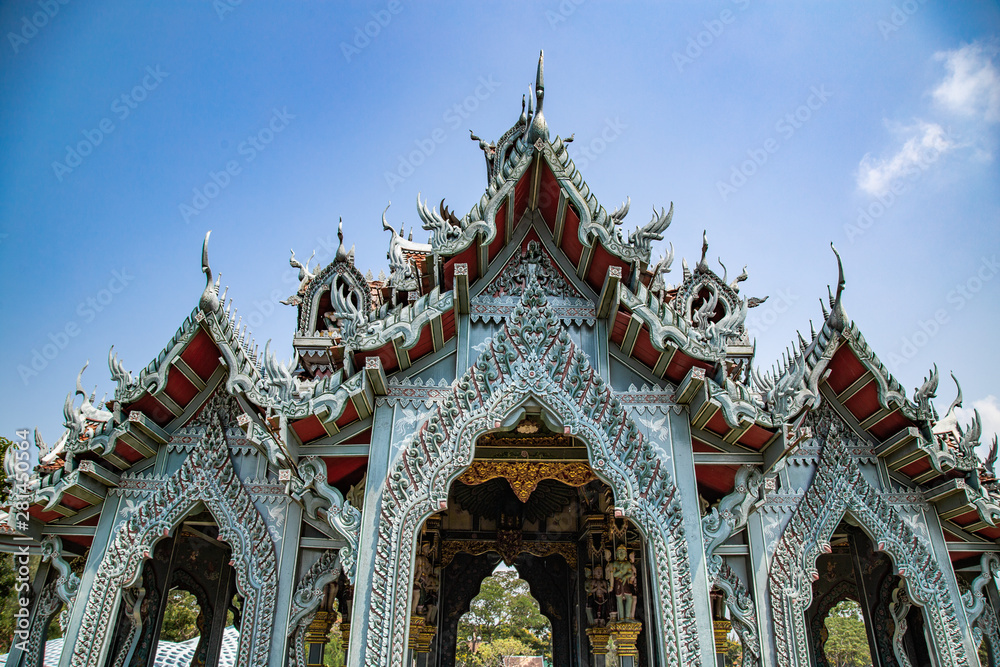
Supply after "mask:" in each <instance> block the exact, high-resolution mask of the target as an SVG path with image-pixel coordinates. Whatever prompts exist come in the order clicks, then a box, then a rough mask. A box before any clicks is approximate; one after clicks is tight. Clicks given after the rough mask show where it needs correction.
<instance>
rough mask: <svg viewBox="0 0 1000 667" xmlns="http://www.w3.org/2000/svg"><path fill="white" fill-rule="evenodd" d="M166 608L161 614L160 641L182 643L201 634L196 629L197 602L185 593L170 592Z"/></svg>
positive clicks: (197, 628) (199, 630) (180, 591)
mask: <svg viewBox="0 0 1000 667" xmlns="http://www.w3.org/2000/svg"><path fill="white" fill-rule="evenodd" d="M168 595H169V597H168V599H167V608H166V610H165V611H164V612H163V624H162V625H161V626H160V640H161V641H168V642H183V641H187V640H188V639H191V638H192V637H197V636H198V635H200V634H201V629H200V628H199V627H198V614H199V613H201V612H200V610H199V608H198V600H197V598H195V596H193V595H191V594H190V593H188V592H187V591H182V590H179V589H177V588H175V589H174V590H172V591H170V593H169V594H168Z"/></svg>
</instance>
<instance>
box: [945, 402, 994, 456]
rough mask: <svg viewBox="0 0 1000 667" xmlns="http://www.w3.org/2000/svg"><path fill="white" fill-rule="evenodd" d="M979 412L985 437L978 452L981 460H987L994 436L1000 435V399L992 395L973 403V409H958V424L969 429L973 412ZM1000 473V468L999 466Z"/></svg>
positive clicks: (981, 438)
mask: <svg viewBox="0 0 1000 667" xmlns="http://www.w3.org/2000/svg"><path fill="white" fill-rule="evenodd" d="M967 405H968V404H967ZM974 410H978V411H979V417H980V418H981V419H982V420H983V435H982V436H981V437H980V438H979V442H980V446H979V450H978V454H979V458H981V459H985V458H986V455H987V454H989V451H990V444H991V443H992V442H993V436H995V435H998V434H1000V399H997V397H996V396H993V395H992V394H990V395H989V396H987V397H985V398H981V399H979V400H976V401H973V402H972V407H971V408H958V409H957V410H956V412H957V413H958V423H959V424H961V425H962V428H963V429H966V428H968V426H969V424H971V423H972V415H973V411H974ZM998 472H1000V466H998Z"/></svg>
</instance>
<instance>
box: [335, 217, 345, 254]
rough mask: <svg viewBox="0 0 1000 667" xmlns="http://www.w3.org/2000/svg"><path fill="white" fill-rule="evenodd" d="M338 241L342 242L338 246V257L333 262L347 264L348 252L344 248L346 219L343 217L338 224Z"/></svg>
mask: <svg viewBox="0 0 1000 667" xmlns="http://www.w3.org/2000/svg"><path fill="white" fill-rule="evenodd" d="M337 239H338V240H339V241H340V245H338V246H337V255H336V257H335V258H334V260H333V261H335V262H346V261H347V250H346V249H345V248H344V218H343V217H341V218H340V220H339V221H338V222H337Z"/></svg>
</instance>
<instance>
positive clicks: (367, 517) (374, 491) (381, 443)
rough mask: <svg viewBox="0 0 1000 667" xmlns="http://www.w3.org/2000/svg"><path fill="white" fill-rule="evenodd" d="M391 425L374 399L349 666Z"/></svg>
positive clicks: (354, 665)
mask: <svg viewBox="0 0 1000 667" xmlns="http://www.w3.org/2000/svg"><path fill="white" fill-rule="evenodd" d="M392 427H393V406H391V405H389V404H387V403H384V402H382V403H379V402H377V403H376V406H375V414H374V415H373V417H372V442H371V447H370V449H369V456H368V473H367V482H366V484H365V503H364V509H363V510H362V513H361V531H360V537H359V546H358V565H357V575H356V577H355V583H354V601H353V604H352V605H351V606H352V609H351V618H350V645H349V646H348V648H347V665H348V667H360V666H361V665H364V664H365V653H366V647H365V643H366V639H367V638H368V617H369V611H370V609H371V606H372V593H373V591H372V582H373V581H374V578H375V544H376V542H377V540H378V524H379V511H380V509H381V499H382V491H383V490H384V489H385V482H386V477H387V475H388V472H389V461H390V460H391V454H392V452H393V443H392ZM404 557H406V558H410V557H411V554H406V555H405V556H404ZM380 593H381V592H380ZM383 602H384V603H387V602H388V601H383ZM67 667H68V666H67Z"/></svg>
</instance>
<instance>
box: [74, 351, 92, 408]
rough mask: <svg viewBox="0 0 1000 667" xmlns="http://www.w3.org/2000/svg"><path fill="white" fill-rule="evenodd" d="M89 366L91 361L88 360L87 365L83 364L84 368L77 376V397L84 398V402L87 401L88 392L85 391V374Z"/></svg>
mask: <svg viewBox="0 0 1000 667" xmlns="http://www.w3.org/2000/svg"><path fill="white" fill-rule="evenodd" d="M89 365H90V359H87V361H86V363H84V364H83V368H81V369H80V372H79V373H77V374H76V395H77V396H83V398H84V400H86V399H87V392H86V391H84V390H83V372H84V371H85V370H87V366H89Z"/></svg>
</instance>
